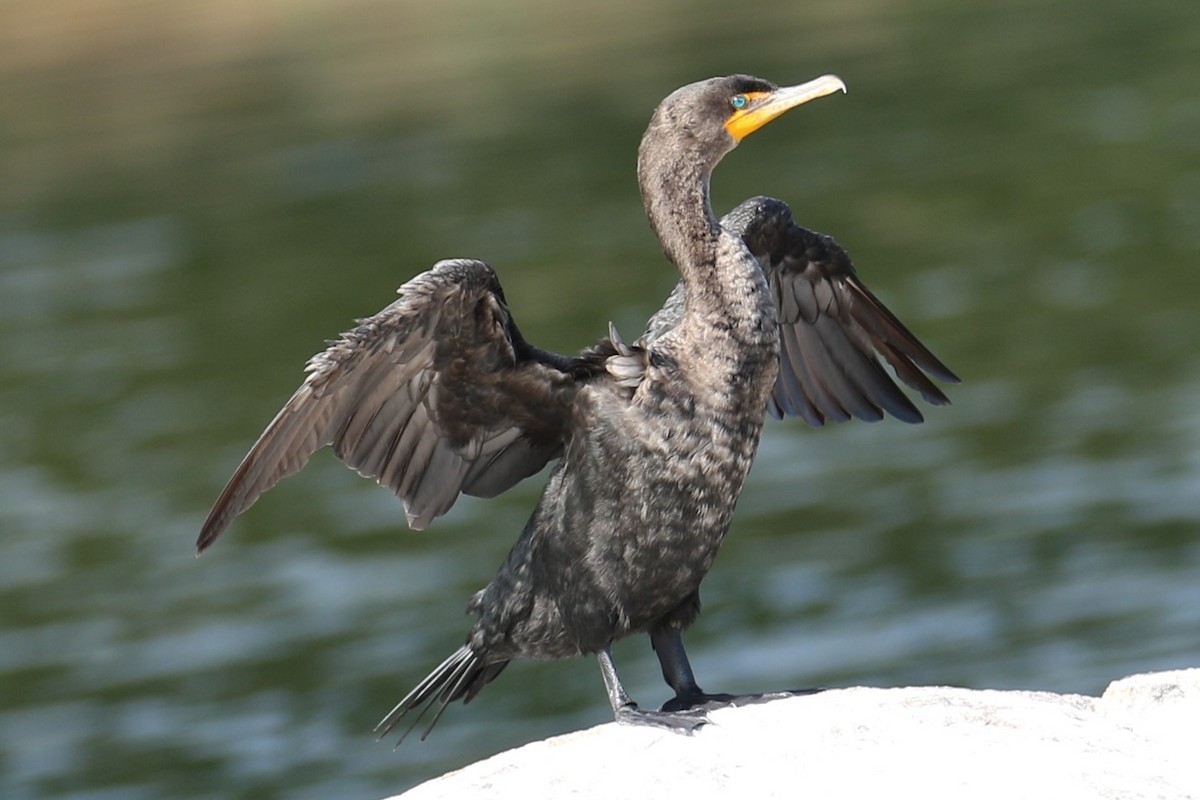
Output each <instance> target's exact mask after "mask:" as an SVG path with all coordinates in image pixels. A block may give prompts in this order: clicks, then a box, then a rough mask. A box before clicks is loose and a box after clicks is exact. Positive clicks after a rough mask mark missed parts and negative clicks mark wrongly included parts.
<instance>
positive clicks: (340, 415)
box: [198, 76, 957, 730]
mask: <svg viewBox="0 0 1200 800" xmlns="http://www.w3.org/2000/svg"><path fill="white" fill-rule="evenodd" d="M840 87H841V83H840V81H837V80H836V79H832V78H828V77H827V78H823V79H818V81H814V82H811V83H810V84H805V85H804V86H802V87H795V88H793V89H779V88H778V87H775V86H774V85H773V84H770V83H768V82H766V81H762V80H761V79H758V78H751V77H748V76H731V77H727V78H714V79H711V80H708V81H703V82H700V83H697V84H692V85H690V86H686V87H684V88H682V89H680V90H678V91H676V92H675V93H673V94H672V95H671V96H670V97H668V98H667V99H666V100H664V101H663V103H662V104H661V105H660V106H659V107H658V109H657V110H656V111H655V113H654V116H653V118H652V120H651V122H650V126H649V128H648V129H647V131H646V134H645V137H644V138H643V140H642V145H641V148H640V150H639V157H638V179H639V184H640V186H641V190H642V196H643V199H644V201H645V204H646V209H647V213H648V215H649V218H650V222H651V225H652V226H653V228H654V230H655V232H656V233H657V235H658V237H659V240H660V241H661V243H662V245H663V250H664V252H665V253H666V255H667V257H668V258H669V259H670V260H671V261H672V262H673V263H674V264H675V266H676V267H677V268H678V270H679V272H680V283H679V286H678V287H677V288H676V290H675V291H674V292H673V293H672V294H671V296H670V297H669V298H668V300H667V302H666V304H665V305H664V306H663V308H662V310H660V311H659V312H658V313H657V314H655V315H654V317H653V318H652V319H651V320H650V322H649V324H648V326H647V330H646V332H645V333H644V334H643V335H642V336H641V337H639V338H638V339H637V340H636V341H634V342H632V343H627V342H625V341H624V340H622V339H621V337H620V336H619V335H618V334H617V332H616V331H615V329H612V328H611V327H610V332H609V335H608V336H607V337H606V338H604V339H602V340H600V342H598V343H597V344H596V345H595V346H593V347H591V348H588V349H586V350H584V351H583V352H581V353H580V354H579V355H577V356H562V355H558V354H554V353H549V352H546V351H544V350H541V349H539V348H536V347H534V346H533V345H531V344H529V343H528V342H526V341H525V340H524V338H522V336H521V334H520V332H519V331H518V330H517V327H516V325H515V324H514V322H513V320H512V317H511V315H510V314H509V311H508V307H507V306H506V304H505V301H504V295H503V292H502V291H501V288H500V284H499V282H498V281H497V278H496V275H495V273H494V272H493V270H492V268H491V267H490V266H488V265H487V264H485V263H483V262H481V261H473V260H453V261H443V262H439V263H438V264H437V265H435V266H434V268H433V269H432V270H430V271H429V272H426V273H423V274H422V275H419V276H417V277H416V278H413V279H412V280H411V281H409V282H408V283H406V284H404V286H402V287H401V288H400V298H399V299H398V300H397V301H396V302H394V303H392V304H391V305H390V306H388V307H387V308H385V309H384V310H383V311H381V312H379V313H378V314H376V315H375V316H373V317H370V318H368V319H365V320H362V321H361V323H360V324H359V326H358V327H357V328H355V329H353V330H351V331H349V332H348V333H346V334H343V335H342V337H341V338H340V339H339V340H337V341H336V342H334V343H333V344H332V345H331V346H330V347H329V349H328V350H326V351H325V352H323V353H321V354H319V355H317V356H316V357H314V358H313V359H312V361H311V362H310V363H309V367H308V370H309V375H308V378H307V379H306V380H305V381H304V383H303V384H302V385H301V387H300V388H299V389H298V390H297V392H296V393H295V394H294V395H293V396H292V398H291V399H290V400H289V401H288V403H287V405H286V406H284V408H283V410H282V411H280V412H279V414H278V415H277V416H276V418H275V419H274V420H273V421H272V422H271V424H270V425H269V426H268V427H267V429H266V431H264V433H263V434H262V436H261V437H260V438H259V440H258V442H256V443H255V445H254V447H253V448H252V449H251V451H250V453H249V454H248V455H247V456H246V458H245V459H244V460H243V462H242V464H241V466H240V467H239V468H238V470H237V471H236V472H235V474H234V476H233V478H232V479H231V480H230V482H229V484H228V486H226V488H225V490H224V492H222V494H221V496H220V497H219V498H218V500H217V502H216V504H215V506H214V507H213V510H212V512H211V513H210V515H209V518H208V520H207V521H206V522H205V524H204V527H203V530H202V532H201V535H200V539H199V542H198V546H199V549H200V550H203V549H204V548H206V547H207V546H208V545H209V544H211V543H212V542H213V540H215V539H216V537H217V536H218V535H219V534H220V533H221V532H222V531H223V530H224V529H225V527H226V526H228V524H229V523H230V522H231V521H232V519H233V518H234V517H235V516H236V515H237V514H239V513H241V512H242V511H244V510H245V509H246V508H248V507H249V506H250V505H251V504H253V503H254V501H255V500H256V499H257V498H258V497H259V495H261V494H262V493H263V492H265V491H266V490H267V489H269V488H271V486H273V485H274V484H275V483H276V482H277V481H278V480H279V479H280V478H282V477H284V476H286V475H289V474H291V473H293V472H295V471H296V470H298V469H300V468H301V467H302V466H304V464H305V463H306V462H307V461H308V458H309V457H310V456H311V454H312V453H313V452H314V451H315V450H317V449H318V448H320V447H322V446H325V445H330V446H332V447H333V449H334V451H335V452H336V453H337V455H338V457H339V458H341V459H342V460H343V461H345V462H346V464H347V465H349V466H351V467H353V468H354V469H356V470H358V471H359V472H360V473H361V474H362V475H364V476H367V477H371V478H375V479H376V480H378V481H379V482H380V483H381V484H383V485H385V486H388V487H389V488H391V489H392V490H393V491H394V492H395V493H396V494H397V495H398V496H399V497H400V498H401V499H402V500H403V501H404V505H405V508H406V511H407V514H408V520H409V525H410V526H411V527H414V528H423V527H425V526H426V525H427V524H429V523H430V522H431V521H432V520H433V519H434V518H435V517H437V516H438V515H440V514H442V513H444V512H445V511H446V510H447V509H449V508H450V506H451V505H452V504H453V503H454V501H455V499H456V498H457V497H458V495H459V494H460V493H467V494H472V495H477V496H482V497H488V496H492V495H495V494H497V493H499V492H502V491H504V490H505V489H507V488H509V487H511V486H513V485H514V484H516V483H517V482H518V481H520V480H521V479H523V478H525V477H527V476H529V475H531V474H533V473H534V472H536V471H538V470H539V469H541V468H542V467H543V466H545V465H546V464H547V463H549V462H550V461H553V460H555V459H557V463H556V464H555V466H554V469H553V470H552V472H551V475H550V479H549V481H548V483H547V485H546V487H545V489H544V490H543V492H542V495H541V498H540V499H539V501H538V504H537V507H536V508H535V510H534V512H533V515H532V517H531V518H530V520H529V522H528V524H527V525H526V526H525V529H524V531H523V532H522V533H521V535H520V537H519V539H518V540H517V543H516V544H515V545H514V547H513V549H512V551H511V552H510V554H509V556H508V559H507V560H506V561H505V563H504V564H503V565H502V566H501V568H500V570H499V573H498V574H497V575H496V577H495V579H494V580H493V581H492V582H491V583H490V584H488V586H487V587H485V588H484V589H483V590H482V591H480V592H478V593H477V594H476V595H475V597H474V598H473V599H472V600H471V603H470V610H471V612H473V613H474V614H475V615H476V617H477V620H476V623H475V625H474V627H473V629H472V630H471V632H470V634H469V636H468V637H467V640H466V643H465V644H464V645H463V647H462V648H461V649H459V650H458V651H456V652H455V653H453V654H452V655H451V656H450V657H449V658H447V659H446V660H445V661H444V662H443V663H442V664H441V665H440V666H439V667H438V668H437V669H435V670H434V671H433V672H432V673H431V674H430V675H429V676H428V677H427V678H426V679H425V680H424V681H422V682H421V683H420V684H419V685H418V686H417V687H416V688H415V689H414V690H413V691H412V692H411V693H409V695H408V696H406V697H405V698H404V699H403V700H401V702H400V703H399V704H398V705H397V706H396V708H395V709H393V711H392V713H391V714H389V715H388V717H387V718H385V720H384V722H383V723H381V727H383V728H384V729H390V728H391V727H392V726H394V725H395V724H397V723H398V722H399V721H400V720H401V719H402V718H403V717H405V715H407V714H409V713H410V712H412V711H418V710H419V711H420V712H421V713H422V714H423V713H424V712H425V711H427V710H428V709H429V708H431V707H436V708H437V711H436V713H435V715H434V717H433V719H432V720H431V722H430V723H429V727H430V728H431V727H432V723H433V722H435V721H436V720H437V718H438V717H439V716H440V714H441V713H442V711H444V710H445V707H446V705H447V704H448V703H450V702H453V701H455V700H459V699H464V700H470V699H471V698H472V697H474V696H475V695H476V694H477V693H478V692H479V691H480V690H481V689H482V688H483V686H484V685H486V684H487V683H488V682H490V681H491V680H493V679H494V678H495V677H496V676H497V675H498V674H499V673H500V672H501V670H503V669H504V667H505V666H506V664H507V663H508V662H509V661H510V660H512V659H514V658H543V659H546V658H568V657H571V656H576V655H581V654H587V653H595V654H597V655H598V657H599V659H600V665H601V669H602V674H603V676H604V678H605V683H606V686H607V689H608V695H609V699H610V701H611V703H612V705H613V710H614V713H615V714H616V715H617V717H618V719H623V720H629V721H636V722H647V723H651V724H658V725H664V726H667V727H673V728H678V729H684V730H690V729H691V728H694V727H695V726H697V725H698V724H701V723H702V722H703V717H702V716H696V715H688V714H686V713H684V714H680V713H678V711H680V710H682V711H685V712H686V709H688V708H691V707H695V706H702V705H704V704H705V703H707V702H709V701H712V700H714V699H722V698H723V697H724V696H713V695H706V694H704V693H703V692H701V691H700V689H699V687H698V686H697V685H696V683H695V680H694V678H693V677H692V673H691V669H690V667H689V666H688V663H687V657H686V654H685V652H684V649H683V643H682V638H681V632H682V631H683V630H684V629H685V628H686V627H687V626H688V625H690V624H691V622H692V621H693V619H694V618H695V617H696V614H697V613H698V612H699V608H700V600H699V588H700V582H701V580H703V578H704V576H705V575H706V574H707V573H708V570H709V569H710V567H711V566H712V564H713V560H714V558H715V557H716V554H717V551H718V549H719V547H720V545H721V542H722V540H723V539H724V537H725V534H726V532H727V531H728V529H729V524H730V519H731V516H732V514H733V510H734V505H735V503H736V501H737V497H738V495H739V493H740V492H741V489H742V484H743V481H744V480H745V477H746V473H747V472H748V470H749V469H750V464H751V462H752V461H753V458H754V454H755V451H756V450H757V448H758V442H759V436H760V433H761V429H762V425H763V420H764V417H765V415H766V413H767V412H768V411H769V412H770V413H772V414H774V415H775V416H777V417H781V416H800V417H802V418H803V419H805V420H806V421H807V422H808V423H810V424H812V425H821V424H823V423H824V422H825V421H827V420H835V421H840V420H847V419H850V418H852V417H856V418H859V419H864V420H877V419H880V418H881V417H882V416H883V415H884V413H885V412H886V413H890V414H892V415H894V416H896V417H898V418H900V419H902V420H905V421H907V422H919V421H920V420H921V415H920V413H919V412H918V411H917V409H916V407H915V406H914V405H913V404H912V402H911V401H910V400H909V399H908V397H907V396H906V395H905V394H904V393H903V392H902V391H901V390H900V389H899V388H898V387H897V386H896V384H895V382H894V381H893V380H892V378H891V377H890V376H889V375H888V373H887V372H886V371H885V370H884V368H883V366H882V364H887V365H888V366H890V367H891V368H892V369H893V370H894V371H895V373H896V375H897V376H898V377H899V378H900V380H901V381H903V382H904V383H906V384H908V385H909V386H910V387H912V388H914V389H916V390H917V391H918V392H919V393H920V394H921V396H922V397H924V398H925V400H927V401H928V402H930V403H934V404H941V403H945V402H947V400H946V397H945V395H943V394H942V392H941V391H940V390H939V389H937V387H936V386H934V384H933V383H932V382H931V381H930V380H929V378H928V377H926V373H928V374H930V375H933V376H934V377H937V378H939V379H941V380H944V381H950V382H953V381H956V380H957V378H956V377H955V376H954V374H953V373H951V372H950V370H949V369H947V368H946V367H945V366H944V365H943V364H942V363H941V362H940V361H938V359H937V358H936V357H934V356H933V355H932V354H931V353H930V352H929V351H928V350H926V349H925V347H924V346H923V345H921V344H920V342H918V341H917V339H916V338H915V337H914V336H913V335H912V334H911V333H909V331H908V330H907V329H906V328H905V327H904V326H903V325H902V324H901V323H900V322H899V321H898V320H897V319H896V318H895V317H894V316H893V315H892V314H891V313H890V312H889V311H888V310H887V308H886V307H884V306H883V304H882V303H880V302H879V300H878V299H876V298H875V296H874V295H872V294H871V293H870V292H869V291H868V290H867V289H866V287H865V286H863V285H862V283H861V282H860V281H859V280H858V278H857V276H856V275H855V273H854V269H853V267H852V266H851V263H850V259H849V257H848V256H847V255H846V253H845V251H844V250H843V249H842V248H841V247H840V246H838V244H837V243H836V242H834V241H833V240H832V239H830V238H829V237H827V236H822V235H819V234H815V233H812V232H810V231H807V230H805V229H803V228H800V227H799V226H797V225H795V224H794V223H793V222H792V218H791V212H790V210H789V209H788V207H787V206H786V205H785V204H783V203H782V202H780V201H778V200H771V199H768V198H761V197H760V198H754V199H752V200H748V201H746V202H745V203H743V204H742V205H741V206H739V207H738V208H737V209H735V210H734V211H732V212H730V214H729V215H727V216H726V217H725V219H724V220H722V221H721V222H720V223H718V222H717V220H716V219H715V217H714V216H713V214H712V211H711V208H710V205H709V194H708V179H709V175H710V174H711V172H712V170H713V168H714V167H715V166H716V164H717V162H718V161H720V159H721V157H722V156H724V155H725V153H727V152H728V151H729V150H731V149H732V148H733V147H734V146H735V145H736V144H737V141H738V139H739V138H740V137H741V136H743V135H745V133H746V132H748V131H752V130H754V129H755V128H756V127H758V126H759V125H761V124H763V123H764V122H765V121H766V120H769V119H771V118H773V117H774V116H776V115H778V114H779V113H782V111H783V110H786V108H789V107H791V106H793V105H797V104H799V103H800V102H804V101H806V100H808V99H812V98H813V97H818V96H821V95H822V94H828V93H829V92H830V91H832V90H833V89H835V88H840ZM798 92H799V94H797V93H798ZM797 98H799V99H797ZM772 104H774V105H772ZM755 114H758V115H759V116H758V117H754V116H753V115H755ZM638 631H644V632H647V633H648V634H649V635H650V637H651V642H652V644H653V645H654V648H655V650H656V652H657V653H658V655H659V658H660V660H661V662H662V666H663V674H664V677H665V678H666V680H667V682H668V683H669V684H670V685H671V687H672V688H673V689H674V690H675V693H676V698H675V699H674V700H672V701H671V702H670V703H668V706H667V707H668V708H670V709H672V711H664V712H645V711H640V710H638V709H637V707H636V705H634V704H633V703H632V701H631V700H630V699H629V698H628V696H627V695H626V694H625V693H624V690H623V689H622V688H621V685H620V682H619V680H618V679H617V676H616V671H615V668H614V666H613V664H612V657H611V653H610V652H609V646H610V645H611V643H612V642H613V641H615V640H616V639H619V638H621V637H623V636H626V635H628V634H630V633H633V632H638ZM418 719H419V716H418ZM413 724H415V722H414V723H413Z"/></svg>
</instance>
